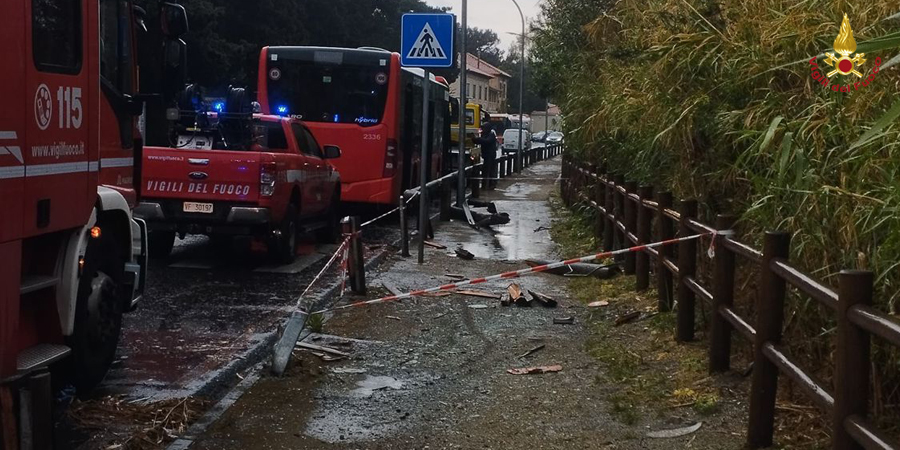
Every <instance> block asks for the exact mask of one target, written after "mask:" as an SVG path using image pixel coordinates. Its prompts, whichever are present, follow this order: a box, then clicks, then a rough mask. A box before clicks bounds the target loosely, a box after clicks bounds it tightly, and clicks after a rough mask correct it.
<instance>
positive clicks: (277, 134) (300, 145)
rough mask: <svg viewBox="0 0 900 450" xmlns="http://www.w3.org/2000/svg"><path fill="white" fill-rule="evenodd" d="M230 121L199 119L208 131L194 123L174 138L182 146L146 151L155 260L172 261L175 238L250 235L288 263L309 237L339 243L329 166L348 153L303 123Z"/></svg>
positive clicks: (146, 208) (143, 210)
mask: <svg viewBox="0 0 900 450" xmlns="http://www.w3.org/2000/svg"><path fill="white" fill-rule="evenodd" d="M224 116H226V114H224V113H218V114H217V113H204V114H202V115H198V116H197V117H198V118H201V119H202V120H203V121H204V123H197V119H196V118H195V119H192V120H194V124H193V125H192V126H191V125H190V124H189V125H188V126H186V127H183V128H182V130H181V131H179V132H177V133H176V134H175V135H174V137H175V138H177V140H178V143H177V145H174V146H172V147H169V148H163V147H146V148H145V149H144V155H143V164H142V167H141V170H142V180H143V182H142V186H141V202H140V203H139V204H138V206H137V208H135V210H134V214H135V215H136V216H138V217H140V218H143V219H144V220H145V221H146V222H147V225H148V227H149V230H150V233H149V234H150V255H151V256H153V257H164V256H167V255H168V254H169V253H170V252H171V250H172V246H173V244H174V241H175V236H176V234H178V235H179V236H181V237H182V238H183V237H184V235H185V234H207V235H209V236H210V237H212V238H214V239H215V238H219V237H228V236H233V235H251V236H253V237H256V238H261V239H263V240H264V241H265V242H266V243H267V245H268V247H269V250H270V253H271V254H272V256H273V257H275V258H276V259H277V260H278V261H280V262H283V263H288V262H291V261H293V260H294V256H295V251H296V245H297V235H298V234H299V233H301V232H303V231H313V230H318V234H319V237H320V239H324V240H330V241H334V240H336V239H337V238H339V237H340V224H339V220H338V215H337V214H338V204H339V202H340V193H341V188H340V186H341V184H340V179H339V175H338V172H336V171H335V170H334V168H333V167H332V166H331V164H329V163H328V162H327V160H328V159H333V158H338V157H340V154H341V150H340V149H339V148H338V147H335V146H332V145H326V146H324V147H322V146H320V145H319V143H318V142H316V139H315V138H314V137H313V135H312V133H310V132H309V130H308V129H307V128H306V126H305V125H304V124H303V123H302V122H301V121H299V120H296V119H291V118H286V117H280V116H271V115H261V114H252V115H251V114H246V115H244V117H243V118H237V119H232V120H229V121H226V120H225V119H224ZM235 136H237V137H235ZM241 136H245V137H247V138H246V139H242V138H240V137H241Z"/></svg>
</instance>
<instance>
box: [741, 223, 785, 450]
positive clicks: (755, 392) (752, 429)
mask: <svg viewBox="0 0 900 450" xmlns="http://www.w3.org/2000/svg"><path fill="white" fill-rule="evenodd" d="M790 245H791V235H790V234H788V233H783V232H767V233H766V237H765V240H764V241H763V256H762V260H761V261H760V268H759V292H758V296H757V299H756V342H754V344H753V353H754V358H753V380H752V382H751V386H750V418H749V427H748V429H747V446H748V447H750V448H765V447H771V446H772V435H773V433H774V430H775V396H776V394H777V391H778V367H777V366H775V364H774V363H772V361H770V360H769V358H767V357H766V355H765V353H763V350H764V348H765V346H766V345H767V344H769V343H771V344H778V343H780V342H781V327H782V326H783V323H784V293H785V282H784V280H783V279H781V277H779V276H778V275H776V274H775V272H773V271H772V267H771V264H772V260H774V259H775V258H783V259H787V258H788V255H789V254H790Z"/></svg>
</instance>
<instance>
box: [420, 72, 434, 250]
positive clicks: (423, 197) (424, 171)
mask: <svg viewBox="0 0 900 450" xmlns="http://www.w3.org/2000/svg"><path fill="white" fill-rule="evenodd" d="M424 72H425V79H424V80H422V157H421V158H422V159H421V161H420V162H419V165H420V166H421V170H420V171H419V176H420V181H421V183H422V185H421V187H419V264H422V263H424V262H425V238H427V236H426V231H425V230H426V228H427V225H426V222H427V220H428V189H427V187H426V185H427V184H428V172H429V170H428V168H429V167H428V166H429V164H428V148H429V145H428V144H429V143H430V142H429V139H428V128H429V126H428V121H429V119H430V118H429V114H428V113H429V112H430V110H431V101H430V99H429V98H428V97H429V95H428V94H429V93H430V91H431V89H430V88H431V79H430V78H431V74H430V73H429V72H428V69H425V71H424Z"/></svg>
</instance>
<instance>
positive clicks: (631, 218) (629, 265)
mask: <svg viewBox="0 0 900 450" xmlns="http://www.w3.org/2000/svg"><path fill="white" fill-rule="evenodd" d="M636 190H637V183H635V182H634V181H626V182H625V194H623V195H622V203H623V204H624V208H623V211H624V215H625V217H624V219H623V220H622V222H624V223H625V233H624V234H623V235H622V237H623V240H622V242H623V243H624V245H623V246H622V248H628V247H631V246H633V245H634V244H632V243H631V240H630V239H628V234H629V233H631V234H634V232H635V231H636V230H635V229H636V228H637V204H636V203H634V202H633V201H632V200H631V199H630V198H629V195H630V194H634V193H635V191H636ZM634 261H635V254H634V253H633V252H628V253H626V254H625V265H624V266H623V267H622V269H623V270H622V272H624V273H625V275H633V274H634Z"/></svg>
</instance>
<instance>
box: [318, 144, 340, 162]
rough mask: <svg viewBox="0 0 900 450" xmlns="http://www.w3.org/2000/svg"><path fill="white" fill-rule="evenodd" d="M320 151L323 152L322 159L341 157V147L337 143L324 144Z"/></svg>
mask: <svg viewBox="0 0 900 450" xmlns="http://www.w3.org/2000/svg"><path fill="white" fill-rule="evenodd" d="M322 151H323V152H324V153H325V156H323V157H322V158H323V159H337V158H340V157H341V148H340V147H338V146H337V145H326V146H325V147H323V148H322Z"/></svg>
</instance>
